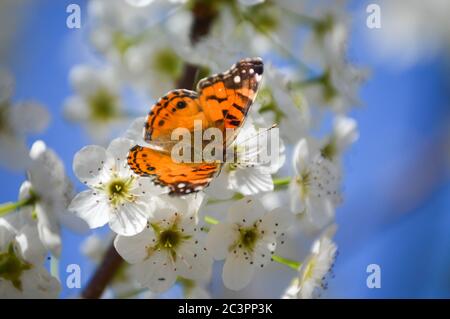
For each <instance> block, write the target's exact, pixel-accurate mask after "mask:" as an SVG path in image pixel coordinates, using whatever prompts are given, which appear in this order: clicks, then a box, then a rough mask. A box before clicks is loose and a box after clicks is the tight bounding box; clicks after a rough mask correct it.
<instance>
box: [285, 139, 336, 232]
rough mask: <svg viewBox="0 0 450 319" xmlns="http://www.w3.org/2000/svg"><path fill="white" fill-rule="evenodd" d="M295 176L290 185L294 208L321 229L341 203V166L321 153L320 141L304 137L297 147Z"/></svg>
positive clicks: (332, 216) (330, 219)
mask: <svg viewBox="0 0 450 319" xmlns="http://www.w3.org/2000/svg"><path fill="white" fill-rule="evenodd" d="M293 161H294V171H295V176H294V177H293V178H292V180H291V182H290V184H289V193H290V196H291V210H292V212H293V213H295V214H305V215H306V217H307V218H308V220H309V221H310V222H311V223H312V224H313V225H315V226H316V227H318V228H319V229H320V228H322V227H324V226H326V225H327V224H329V223H330V222H331V221H332V220H333V218H334V213H335V212H334V211H335V206H336V205H337V204H339V203H340V200H341V199H340V190H339V188H340V169H339V168H338V166H337V165H336V164H335V163H333V162H331V161H330V160H328V159H326V158H324V157H323V156H322V155H321V152H320V149H319V147H318V145H317V143H314V141H313V140H309V141H308V140H307V139H301V140H300V141H299V142H298V144H297V145H296V147H295V150H294V160H293Z"/></svg>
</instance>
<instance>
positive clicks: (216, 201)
mask: <svg viewBox="0 0 450 319" xmlns="http://www.w3.org/2000/svg"><path fill="white" fill-rule="evenodd" d="M242 198H244V195H242V194H240V193H235V194H234V195H233V197H231V198H228V199H208V201H207V203H206V204H207V205H213V204H218V203H223V202H228V201H230V200H240V199H242Z"/></svg>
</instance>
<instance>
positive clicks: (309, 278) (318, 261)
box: [283, 225, 337, 299]
mask: <svg viewBox="0 0 450 319" xmlns="http://www.w3.org/2000/svg"><path fill="white" fill-rule="evenodd" d="M335 232H336V226H335V225H331V226H329V227H328V228H327V229H326V230H325V231H324V233H323V234H322V236H321V237H320V238H319V239H318V240H316V241H315V242H314V244H313V246H312V248H311V253H310V254H309V256H308V257H307V258H306V259H305V260H304V261H303V263H302V265H301V266H300V268H299V274H298V277H297V278H296V279H295V280H294V281H293V282H292V284H291V285H290V286H289V287H288V289H287V290H286V292H285V294H284V296H283V298H285V299H310V298H315V297H318V295H319V292H320V290H321V289H324V288H326V283H325V277H326V275H327V274H328V273H329V272H330V270H331V268H332V267H333V265H334V261H335V258H336V253H337V246H336V244H335V243H334V242H333V240H332V237H333V236H334V233H335Z"/></svg>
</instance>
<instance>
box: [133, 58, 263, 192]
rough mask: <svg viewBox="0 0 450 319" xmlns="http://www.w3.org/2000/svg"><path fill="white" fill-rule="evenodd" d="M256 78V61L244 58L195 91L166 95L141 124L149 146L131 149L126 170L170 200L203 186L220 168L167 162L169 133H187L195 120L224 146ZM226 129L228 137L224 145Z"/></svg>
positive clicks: (238, 122) (255, 86) (249, 98)
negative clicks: (161, 190) (183, 130)
mask: <svg viewBox="0 0 450 319" xmlns="http://www.w3.org/2000/svg"><path fill="white" fill-rule="evenodd" d="M262 74H263V62H262V60H261V59H260V58H247V59H244V60H241V61H239V62H238V63H236V64H235V65H233V66H232V67H231V68H230V69H229V70H228V71H226V72H224V73H220V74H216V75H213V76H210V77H208V78H205V79H202V80H200V81H199V82H198V84H197V92H194V91H189V90H183V89H180V90H173V91H171V92H169V93H167V94H166V95H165V96H163V97H162V98H160V99H159V100H158V101H157V103H156V104H154V105H153V107H152V108H151V110H150V112H149V114H148V116H147V119H146V123H145V128H144V140H145V141H146V142H147V143H149V146H150V147H144V146H139V145H136V146H134V147H133V148H132V149H131V150H130V152H129V154H128V165H129V166H130V168H131V169H132V170H133V171H134V172H135V173H136V174H138V175H141V176H149V177H151V178H153V180H154V182H155V183H156V184H158V185H162V186H166V187H169V189H170V194H172V195H184V194H189V193H192V192H197V191H200V190H202V189H203V188H205V187H206V186H208V184H209V183H210V181H211V180H212V179H213V178H214V176H215V175H216V174H217V172H218V171H219V169H220V164H219V163H206V162H205V163H179V162H175V161H173V160H172V158H171V149H170V148H171V147H172V146H173V145H174V141H172V140H171V134H172V131H173V130H174V129H176V128H186V129H188V130H189V131H191V132H192V131H194V122H195V121H198V120H200V121H201V123H202V129H206V128H209V127H216V128H219V129H220V130H221V131H222V134H223V138H224V141H225V143H224V144H226V145H228V144H229V143H231V142H232V140H234V138H235V136H236V134H237V132H238V130H239V129H240V128H241V127H242V125H243V123H244V121H245V118H246V116H247V113H248V110H249V108H250V106H251V105H252V103H253V101H254V99H255V97H256V94H257V92H258V87H259V83H260V81H261V78H262ZM228 129H232V130H233V134H232V135H231V136H232V138H229V140H226V137H227V136H228V135H227V136H226V131H227V130H228ZM226 145H225V147H226ZM152 146H153V147H152ZM156 147H159V150H158V149H156Z"/></svg>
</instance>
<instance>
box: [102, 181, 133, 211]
mask: <svg viewBox="0 0 450 319" xmlns="http://www.w3.org/2000/svg"><path fill="white" fill-rule="evenodd" d="M132 182H133V178H129V179H120V178H116V179H113V180H111V181H110V182H109V183H108V185H107V186H106V189H107V193H108V196H109V198H110V200H111V201H112V203H113V205H117V204H119V203H121V202H123V201H131V200H133V198H134V196H133V195H132V194H130V188H131V184H132Z"/></svg>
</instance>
